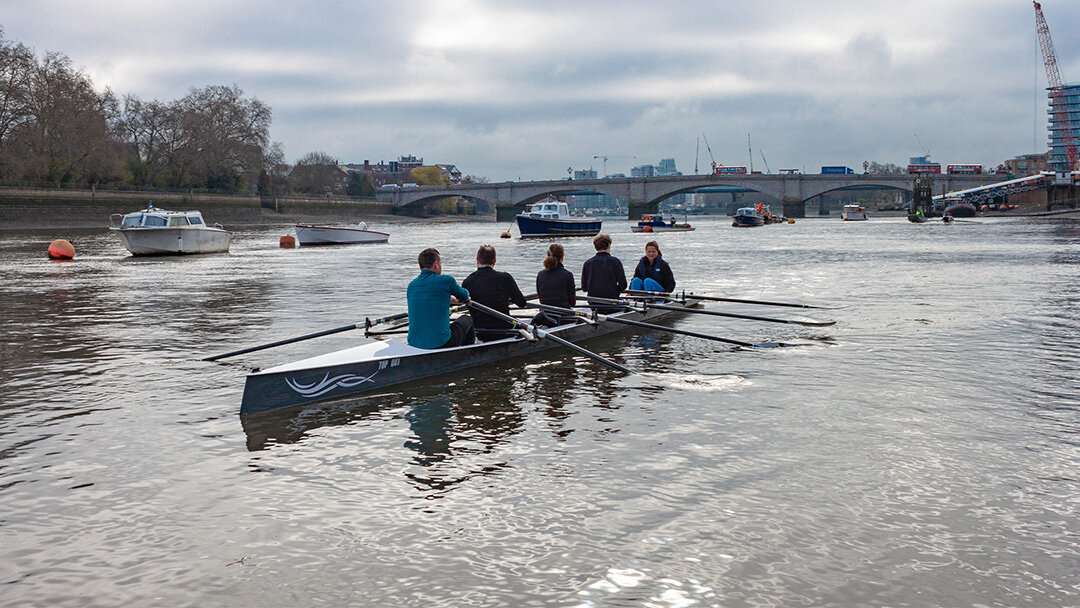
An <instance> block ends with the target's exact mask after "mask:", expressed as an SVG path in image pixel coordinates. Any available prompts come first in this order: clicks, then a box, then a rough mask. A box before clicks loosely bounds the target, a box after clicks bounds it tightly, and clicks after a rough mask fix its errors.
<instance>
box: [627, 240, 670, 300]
mask: <svg viewBox="0 0 1080 608" xmlns="http://www.w3.org/2000/svg"><path fill="white" fill-rule="evenodd" d="M630 289H633V290H635V291H664V292H669V293H670V292H672V291H675V275H674V274H673V273H672V272H671V266H670V265H668V263H667V262H665V261H664V258H663V256H662V255H661V254H660V245H658V244H657V243H656V241H649V242H648V243H645V256H644V257H642V258H641V260H640V261H638V264H637V268H635V269H634V278H633V279H631V280H630Z"/></svg>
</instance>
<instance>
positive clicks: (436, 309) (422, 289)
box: [405, 249, 475, 348]
mask: <svg viewBox="0 0 1080 608" xmlns="http://www.w3.org/2000/svg"><path fill="white" fill-rule="evenodd" d="M419 264H420V274H419V275H418V276H417V277H416V278H414V279H413V280H412V281H410V282H409V287H408V288H407V289H406V291H405V297H406V300H407V301H408V303H409V337H408V342H409V345H410V346H415V347H417V348H447V347H450V346H460V345H462V344H470V343H472V342H474V341H475V335H474V333H473V329H472V319H470V318H469V316H468V315H461V316H460V317H458V318H457V319H455V320H454V322H453V323H451V322H450V305H451V303H452V302H453V301H452V300H451V297H453V298H456V299H457V300H459V301H461V302H468V301H469V292H468V290H466V289H463V288H462V287H461V286H460V285H458V284H457V281H455V280H454V277H452V276H450V275H444V274H442V260H441V259H440V258H439V252H438V251H436V250H434V249H425V250H424V251H422V252H420V258H419Z"/></svg>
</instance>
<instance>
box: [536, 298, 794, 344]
mask: <svg viewBox="0 0 1080 608" xmlns="http://www.w3.org/2000/svg"><path fill="white" fill-rule="evenodd" d="M530 306H533V307H535V308H539V309H540V310H547V311H550V312H557V313H561V314H564V315H573V316H575V317H581V318H583V319H590V318H592V315H589V314H587V313H583V312H581V311H578V310H572V309H570V308H559V307H558V306H548V305H547V304H530ZM596 318H597V319H598V320H600V321H610V322H612V323H622V324H624V325H633V326H634V327H643V328H645V329H655V330H659V331H666V332H670V333H673V334H680V335H683V336H692V337H694V338H704V339H706V340H715V341H717V342H726V343H728V344H735V345H737V346H746V347H757V348H776V347H780V346H795V345H794V344H784V343H783V342H764V343H762V344H751V343H749V342H740V341H739V340H731V339H729V338H721V337H720V336H710V335H709V334H700V333H698V332H696V331H687V330H685V329H675V328H674V327H664V326H663V325H653V324H652V323H643V322H641V321H634V320H631V319H622V318H619V317H612V316H609V315H602V314H599V313H597V315H596Z"/></svg>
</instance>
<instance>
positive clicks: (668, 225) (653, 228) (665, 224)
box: [630, 215, 694, 232]
mask: <svg viewBox="0 0 1080 608" xmlns="http://www.w3.org/2000/svg"><path fill="white" fill-rule="evenodd" d="M693 229H694V227H693V226H691V225H690V224H689V223H687V222H683V223H681V224H680V223H678V222H676V221H675V219H674V218H672V220H671V221H667V220H665V219H664V216H663V215H643V216H641V221H639V222H638V223H637V225H636V226H631V227H630V231H631V232H689V231H691V230H693Z"/></svg>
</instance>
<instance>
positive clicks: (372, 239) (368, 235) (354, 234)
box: [296, 222, 390, 247]
mask: <svg viewBox="0 0 1080 608" xmlns="http://www.w3.org/2000/svg"><path fill="white" fill-rule="evenodd" d="M389 240H390V235H389V234H387V233H385V232H376V231H374V230H368V229H367V222H360V223H359V224H357V225H356V226H317V225H314V224H297V225H296V241H297V242H298V243H300V246H301V247H311V246H313V245H356V244H361V243H386V242H389Z"/></svg>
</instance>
